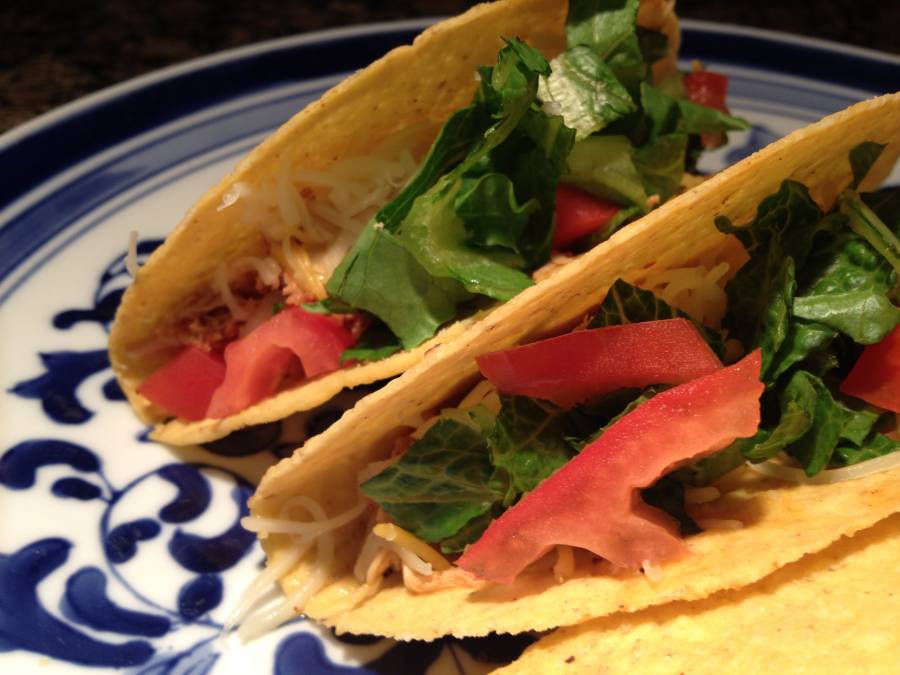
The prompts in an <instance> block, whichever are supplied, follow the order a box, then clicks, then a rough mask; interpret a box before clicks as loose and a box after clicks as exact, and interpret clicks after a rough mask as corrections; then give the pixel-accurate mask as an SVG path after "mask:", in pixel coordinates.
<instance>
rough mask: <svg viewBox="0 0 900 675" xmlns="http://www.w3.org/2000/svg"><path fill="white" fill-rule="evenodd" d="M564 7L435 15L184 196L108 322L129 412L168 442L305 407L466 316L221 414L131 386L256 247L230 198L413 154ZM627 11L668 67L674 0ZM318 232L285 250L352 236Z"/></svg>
mask: <svg viewBox="0 0 900 675" xmlns="http://www.w3.org/2000/svg"><path fill="white" fill-rule="evenodd" d="M566 11H567V7H566V3H565V2H558V1H557V0H499V1H498V2H494V3H491V4H483V5H478V6H476V7H473V8H472V9H471V10H469V11H468V12H466V13H465V14H462V15H460V16H458V17H456V18H452V19H449V20H446V21H442V22H440V23H438V24H436V25H434V26H433V27H431V28H429V29H428V30H426V31H425V32H424V33H422V34H421V35H420V36H419V37H418V38H417V39H416V40H415V42H414V43H413V44H412V45H410V46H404V47H399V48H397V49H394V50H393V51H391V52H390V53H389V54H387V55H386V56H384V57H383V58H381V59H379V60H378V61H376V62H374V63H373V64H371V65H370V66H369V67H367V68H365V69H364V70H362V71H360V72H358V73H356V74H355V75H353V76H351V77H349V78H347V79H346V80H345V81H343V82H341V83H340V84H339V85H337V86H336V87H334V88H333V89H331V90H330V91H329V92H327V93H326V94H325V95H324V96H323V97H322V98H321V99H320V100H319V101H317V102H315V103H313V104H311V105H310V106H308V107H307V108H306V109H304V110H303V111H301V112H300V113H298V114H297V115H295V116H294V117H293V118H292V119H291V120H289V121H288V122H287V123H286V124H285V125H284V126H282V127H281V128H280V129H279V130H278V131H277V132H276V133H275V134H273V135H272V136H271V137H270V138H268V139H267V140H266V141H265V142H263V143H262V144H261V145H260V146H259V147H257V148H256V149H255V150H254V151H253V152H252V153H250V155H249V156H248V157H246V158H245V159H244V160H243V161H242V162H241V163H240V164H239V165H238V166H237V167H235V169H234V170H233V171H232V172H231V173H230V174H229V175H227V176H225V177H224V178H223V179H222V180H221V181H220V182H219V183H218V185H216V186H215V187H214V188H212V189H211V190H210V191H209V192H208V193H206V194H205V195H204V196H203V197H202V198H201V199H200V201H199V202H197V203H196V204H195V205H194V207H193V208H192V209H191V210H190V211H189V212H188V213H187V215H186V216H185V217H184V220H183V221H182V222H181V223H180V224H179V225H178V227H177V228H176V229H175V230H174V231H173V232H172V233H171V234H170V235H169V237H168V238H167V239H166V241H165V243H164V244H163V245H162V246H161V247H160V248H159V249H158V250H157V251H156V252H155V253H154V254H153V255H152V256H151V258H150V260H149V261H148V262H147V264H146V265H145V266H144V267H142V268H141V269H140V271H139V272H138V274H137V276H136V278H135V280H134V283H132V284H131V286H130V287H129V288H128V290H127V291H126V293H125V295H124V297H123V299H122V303H121V305H120V307H119V310H118V313H117V315H116V321H115V323H114V325H113V328H112V331H111V334H110V340H109V353H110V360H111V362H112V366H113V369H114V370H115V372H116V375H117V377H118V378H119V383H120V385H121V387H122V390H123V391H124V392H125V394H126V396H127V397H128V400H129V401H130V403H131V405H132V406H133V407H134V409H135V411H136V412H137V414H138V415H139V416H140V417H141V419H142V420H143V421H145V422H147V423H152V424H156V425H157V427H156V429H155V432H154V434H153V436H154V438H156V439H157V440H160V441H164V442H168V443H173V444H177V445H182V444H190V443H199V442H206V441H211V440H214V439H217V438H221V437H223V436H225V435H227V434H228V433H230V432H232V431H235V430H237V429H240V428H242V427H246V426H249V425H254V424H262V423H265V422H271V421H274V420H278V419H282V418H285V417H287V416H288V415H290V414H291V413H294V412H298V411H302V410H309V409H311V408H314V407H316V406H318V405H320V404H322V403H324V402H326V401H328V400H329V399H331V398H332V397H333V396H335V395H336V394H337V393H339V392H340V391H341V390H343V389H345V388H351V387H354V386H357V385H361V384H369V383H372V382H376V381H378V380H382V379H385V378H388V377H392V376H395V375H398V374H399V373H402V372H403V371H405V370H407V369H408V368H410V367H411V366H412V365H414V364H415V363H418V362H419V361H420V360H421V359H422V358H423V356H424V355H425V354H426V353H427V352H428V351H429V350H430V349H432V348H433V347H434V346H435V345H438V344H441V343H443V342H446V341H448V340H451V339H454V338H455V337H457V336H458V335H459V334H461V332H462V331H463V330H464V329H465V328H466V327H467V326H468V325H469V324H470V323H472V321H473V319H469V320H467V321H462V322H458V323H456V324H452V325H450V326H449V327H447V328H445V329H444V330H443V331H442V332H440V333H439V334H438V335H437V336H436V337H434V338H433V339H431V340H430V341H428V342H426V343H425V344H423V345H421V346H419V347H418V348H416V349H414V350H411V351H407V352H402V353H399V354H396V355H394V356H391V357H389V358H387V359H384V360H382V361H378V362H373V363H368V364H363V365H359V366H356V367H353V368H349V369H343V370H340V371H337V372H333V373H330V374H328V375H325V376H322V377H319V378H316V379H313V380H311V381H308V382H305V383H302V384H301V385H299V386H296V387H294V388H291V389H288V390H285V391H282V392H280V393H278V394H276V395H275V396H273V397H271V398H269V399H266V400H264V401H262V402H260V403H258V404H256V405H253V406H251V407H249V408H247V409H246V410H243V411H242V412H240V413H237V414H235V415H232V416H230V417H227V418H223V419H206V420H202V421H199V422H193V423H191V422H185V421H183V420H177V419H176V420H173V421H168V422H167V421H166V419H167V415H166V414H165V413H164V411H162V410H160V409H158V408H157V407H155V406H153V405H152V404H151V403H150V402H149V401H148V400H147V399H145V398H144V397H142V396H141V395H140V394H138V392H137V389H138V387H139V385H140V384H141V383H142V382H143V381H144V380H145V379H146V378H147V377H148V376H149V375H150V374H151V373H152V372H153V371H154V370H155V369H156V368H158V367H159V366H160V365H162V364H163V363H164V361H165V359H166V357H167V355H170V354H171V349H170V350H169V352H165V351H164V350H159V349H157V350H155V351H154V350H153V349H152V346H153V345H154V343H157V344H158V343H160V342H161V343H162V344H163V346H165V344H166V337H167V336H170V335H172V334H173V333H174V332H175V331H176V327H175V325H174V324H175V322H176V321H177V320H178V318H179V317H183V316H185V314H186V312H189V311H190V308H191V307H192V306H196V305H197V304H198V303H202V302H203V301H204V300H208V298H209V296H210V293H211V289H213V288H214V286H215V282H216V276H217V273H219V271H220V268H221V266H222V264H223V263H229V262H231V261H236V260H239V259H241V258H245V259H246V258H247V257H250V256H256V257H259V256H266V255H267V253H266V251H267V243H266V239H265V237H264V234H263V230H264V229H265V223H263V222H260V216H259V215H258V213H256V214H251V215H247V213H246V212H245V211H243V210H242V209H241V208H235V207H236V206H240V205H241V204H240V200H241V199H253V198H254V197H253V195H259V194H261V193H264V192H265V191H266V190H270V191H271V190H274V189H277V186H278V185H279V181H282V182H283V181H285V180H286V178H285V177H286V176H287V175H288V174H286V173H285V172H286V171H287V172H294V173H293V174H290V175H293V176H296V175H297V173H296V172H301V173H302V175H305V176H307V177H308V176H310V175H314V176H321V175H327V174H328V172H329V171H330V170H331V169H333V168H334V167H335V166H336V165H338V164H339V163H340V161H341V160H347V159H350V160H357V159H359V158H361V157H366V156H367V155H368V154H369V153H375V154H377V153H378V152H379V150H380V148H382V147H383V146H385V145H387V146H390V147H393V148H394V149H395V150H396V149H397V146H398V144H399V145H401V146H404V148H403V149H409V150H412V151H413V153H414V154H415V152H416V151H417V150H418V151H419V156H420V157H421V154H422V153H423V152H424V150H425V149H427V147H428V145H429V144H430V142H431V141H432V140H433V137H434V135H435V134H436V132H437V130H438V128H439V126H440V125H441V124H442V123H443V122H444V121H445V120H446V119H447V118H448V117H449V116H450V114H451V113H453V112H454V111H456V110H458V109H459V108H461V107H463V106H464V105H466V104H468V102H469V101H470V100H471V97H472V93H473V91H474V89H475V85H476V81H475V77H474V74H475V72H476V67H477V66H479V65H482V64H489V63H493V62H494V61H495V60H496V54H497V52H498V50H499V49H500V48H501V47H502V46H503V38H504V37H509V36H518V37H520V38H522V39H523V40H525V41H526V42H528V43H529V44H530V45H532V46H533V47H535V48H537V49H539V50H540V51H542V52H543V53H544V54H545V55H547V56H548V57H552V56H554V55H556V54H558V53H559V52H560V51H561V50H562V49H563V47H564V46H565V35H564V29H563V27H564V22H565V17H566ZM638 22H639V23H640V24H641V25H642V26H645V27H647V28H652V29H655V30H659V31H661V32H663V33H665V34H666V35H667V37H668V38H669V50H670V56H669V57H667V58H665V59H663V60H662V61H660V62H658V63H657V64H655V65H654V68H655V69H656V70H655V72H656V73H657V75H658V76H662V75H663V74H664V73H665V72H666V71H667V70H669V69H672V68H674V63H675V55H676V54H677V51H678V43H679V32H678V22H677V19H676V17H675V14H674V0H645V1H644V2H642V3H641V8H640V14H639V18H638ZM407 146H408V147H407ZM288 177H289V176H288ZM407 177H408V176H407ZM307 179H308V178H307ZM312 180H316V178H313V179H312ZM302 181H303V179H301V180H300V182H299V183H297V182H296V181H295V182H294V187H295V188H296V187H298V186H300V187H302V184H303V183H302ZM248 194H249V195H250V197H247V195H248ZM236 199H237V200H238V203H234V202H235V200H236ZM260 199H262V200H263V201H265V199H266V198H265V197H260ZM269 199H270V201H271V202H272V203H271V204H263V205H262V207H260V208H262V210H263V211H268V212H270V214H269V215H268V216H266V217H269V218H271V219H274V220H275V221H277V219H278V218H282V219H285V218H290V217H291V213H290V211H291V209H296V208H298V207H297V206H293V207H291V206H290V205H288V206H287V207H282V206H281V205H280V204H279V203H278V197H270V198H269ZM380 205H382V204H378V205H377V206H380ZM260 208H257V209H256V211H257V212H258V211H259V210H260ZM319 235H321V233H319ZM319 235H317V236H319ZM326 235H327V236H326V237H325V239H324V240H323V241H321V242H320V243H319V244H318V245H314V246H313V247H312V248H315V249H317V250H310V251H295V252H294V254H292V255H295V256H300V257H301V258H302V257H303V256H306V259H307V260H308V258H309V256H310V255H318V256H319V257H328V256H329V255H330V256H331V257H332V258H334V256H335V251H337V259H338V260H339V259H340V257H342V255H343V251H346V249H347V248H348V247H349V244H350V242H351V241H352V237H347V236H346V235H340V233H339V231H338V232H326ZM307 236H309V237H312V234H310V233H307ZM329 237H330V238H331V239H334V241H331V240H330V239H329ZM284 257H286V256H284ZM281 264H282V265H285V264H286V263H284V262H282V263H281ZM319 283H320V284H321V282H319ZM170 342H171V341H170ZM169 357H170V356H169Z"/></svg>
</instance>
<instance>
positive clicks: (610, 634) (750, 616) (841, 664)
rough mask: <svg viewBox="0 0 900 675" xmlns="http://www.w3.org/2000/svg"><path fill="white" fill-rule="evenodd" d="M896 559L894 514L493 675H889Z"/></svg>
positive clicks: (586, 626) (553, 644)
mask: <svg viewBox="0 0 900 675" xmlns="http://www.w3.org/2000/svg"><path fill="white" fill-rule="evenodd" d="M898 556H900V517H898V516H897V515H894V516H891V517H890V518H887V519H886V520H884V521H882V522H881V523H878V524H877V525H875V526H874V527H871V528H869V529H867V530H865V531H863V532H860V533H858V534H857V535H855V536H853V537H849V538H844V539H841V540H840V541H838V542H835V543H834V544H832V545H831V546H829V547H828V548H826V549H825V550H824V551H821V552H820V553H817V554H815V555H809V556H805V557H804V558H801V559H800V560H798V561H797V562H795V563H791V564H789V565H785V566H784V567H783V568H782V569H780V570H778V571H777V572H775V573H774V574H771V575H769V576H768V577H766V578H765V579H763V580H761V581H759V582H757V583H755V584H752V585H750V586H747V587H746V588H742V589H740V590H737V591H730V592H724V593H720V594H717V595H714V596H712V597H710V598H707V599H705V600H701V601H698V602H674V603H670V604H667V605H661V606H658V607H651V608H648V609H646V610H643V611H640V612H636V613H634V614H625V615H617V616H610V617H605V618H602V619H597V620H594V621H588V622H585V623H583V624H580V625H578V626H571V627H568V628H562V629H560V630H558V631H556V632H555V633H553V634H551V635H549V636H547V637H545V638H543V639H541V640H539V641H538V642H537V643H536V644H534V645H532V646H531V647H530V648H529V649H528V650H526V652H525V653H524V654H523V655H522V657H521V658H519V659H518V660H517V661H515V662H514V663H512V664H510V665H509V666H507V667H506V668H501V669H500V670H497V671H494V672H496V673H497V674H498V675H501V674H502V675H512V674H513V673H547V674H548V675H549V674H551V673H566V674H567V675H575V674H577V673H599V672H603V673H610V675H612V674H614V673H633V672H635V670H640V671H641V672H676V673H677V672H690V673H698V674H700V673H721V672H724V671H727V672H753V673H785V672H791V673H796V672H810V673H848V672H860V673H892V672H894V671H895V670H896V663H895V659H894V655H895V654H897V653H898V650H900V635H898V633H897V625H896V623H897V607H896V598H895V594H896V591H897V588H898V585H900V570H898V567H897V564H896V561H897V558H898ZM761 617H765V618H764V620H762V621H761V620H760V619H761ZM860 626H865V630H864V631H862V632H860Z"/></svg>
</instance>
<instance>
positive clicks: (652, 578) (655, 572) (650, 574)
mask: <svg viewBox="0 0 900 675" xmlns="http://www.w3.org/2000/svg"><path fill="white" fill-rule="evenodd" d="M641 569H642V570H643V571H644V576H645V577H647V581H649V582H650V583H653V584H658V583H659V582H660V581H662V580H663V571H662V568H660V567H657V566H656V564H655V563H652V562H650V561H649V560H645V561H644V562H642V563H641Z"/></svg>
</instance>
